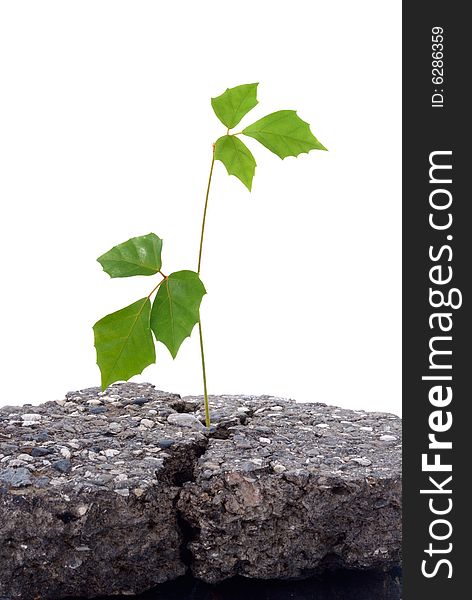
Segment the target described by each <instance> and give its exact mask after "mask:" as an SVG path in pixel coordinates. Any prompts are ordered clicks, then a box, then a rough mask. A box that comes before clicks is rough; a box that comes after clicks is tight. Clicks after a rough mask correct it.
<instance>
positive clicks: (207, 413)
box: [197, 144, 215, 427]
mask: <svg viewBox="0 0 472 600" xmlns="http://www.w3.org/2000/svg"><path fill="white" fill-rule="evenodd" d="M214 166H215V144H213V154H212V158H211V167H210V175H209V176H208V185H207V191H206V196H205V208H204V209H203V219H202V232H201V235H200V249H199V251H198V267H197V273H198V274H199V275H200V269H201V266H202V251H203V238H204V235H205V223H206V215H207V208H208V198H209V196H210V187H211V178H212V175H213V167H214ZM198 332H199V334H200V354H201V357H202V375H203V396H204V402H205V424H206V426H207V427H210V406H209V403H208V389H207V378H206V368H205V351H204V349H203V333H202V320H201V317H200V320H199V322H198Z"/></svg>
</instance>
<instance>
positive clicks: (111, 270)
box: [97, 233, 162, 277]
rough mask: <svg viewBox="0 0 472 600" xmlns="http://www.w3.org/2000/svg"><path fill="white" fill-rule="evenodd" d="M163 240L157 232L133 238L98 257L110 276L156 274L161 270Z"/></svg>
mask: <svg viewBox="0 0 472 600" xmlns="http://www.w3.org/2000/svg"><path fill="white" fill-rule="evenodd" d="M161 250H162V240H161V238H159V237H157V235H156V234H155V233H148V234H147V235H140V236H138V237H134V238H131V239H130V240H128V241H127V242H123V244H118V246H114V247H113V248H112V249H111V250H109V251H108V252H105V254H102V256H100V257H99V258H97V260H98V262H99V263H100V264H101V265H102V267H103V270H104V271H105V273H108V275H110V277H132V276H133V275H155V274H156V273H159V271H160V270H161Z"/></svg>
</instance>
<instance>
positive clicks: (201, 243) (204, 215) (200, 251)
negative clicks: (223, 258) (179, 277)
mask: <svg viewBox="0 0 472 600" xmlns="http://www.w3.org/2000/svg"><path fill="white" fill-rule="evenodd" d="M214 166H215V144H213V155H212V159H211V167H210V175H209V177H208V185H207V191H206V196H205V208H204V209H203V220H202V232H201V235H200V250H199V252H198V268H197V273H198V274H199V275H200V267H201V266H202V250H203V236H204V235H205V223H206V215H207V208H208V197H209V195H210V186H211V178H212V175H213V167H214Z"/></svg>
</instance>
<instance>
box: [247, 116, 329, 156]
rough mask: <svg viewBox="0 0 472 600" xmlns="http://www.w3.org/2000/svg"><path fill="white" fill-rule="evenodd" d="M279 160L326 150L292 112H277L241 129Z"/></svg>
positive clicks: (307, 126) (308, 127) (306, 125)
mask: <svg viewBox="0 0 472 600" xmlns="http://www.w3.org/2000/svg"><path fill="white" fill-rule="evenodd" d="M243 133H244V135H248V136H249V137H252V138H254V139H256V140H257V141H258V142H260V143H261V144H262V145H263V146H265V147H266V148H268V149H269V150H270V151H271V152H273V153H274V154H277V156H280V158H285V157H286V156H298V155H299V154H301V153H302V152H309V151H310V150H326V148H325V147H324V146H323V144H321V143H320V142H319V141H318V140H317V139H316V138H315V136H314V135H313V134H312V133H311V131H310V126H309V125H308V123H306V122H305V121H302V119H300V117H299V116H298V115H297V113H296V111H294V110H279V111H277V112H274V113H271V114H270V115H267V116H266V117H263V118H262V119H259V121H256V122H255V123H253V124H252V125H249V126H248V127H246V129H243Z"/></svg>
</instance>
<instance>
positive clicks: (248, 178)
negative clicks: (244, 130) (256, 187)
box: [215, 135, 256, 191]
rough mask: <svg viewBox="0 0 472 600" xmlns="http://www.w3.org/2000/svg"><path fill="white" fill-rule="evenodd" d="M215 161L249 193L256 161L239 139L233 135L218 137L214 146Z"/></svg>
mask: <svg viewBox="0 0 472 600" xmlns="http://www.w3.org/2000/svg"><path fill="white" fill-rule="evenodd" d="M215 159H216V160H220V161H221V162H222V163H223V164H224V166H225V167H226V170H227V171H228V175H235V176H236V177H237V178H238V179H239V180H241V181H242V182H243V183H244V185H245V186H246V187H247V189H248V190H249V191H251V188H252V178H253V177H254V172H255V170H256V161H255V160H254V156H253V155H252V154H251V151H250V150H249V148H248V147H247V146H246V145H245V144H243V142H242V141H241V140H240V139H238V138H237V137H236V136H234V135H224V136H223V137H220V139H219V140H217V141H216V145H215Z"/></svg>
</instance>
